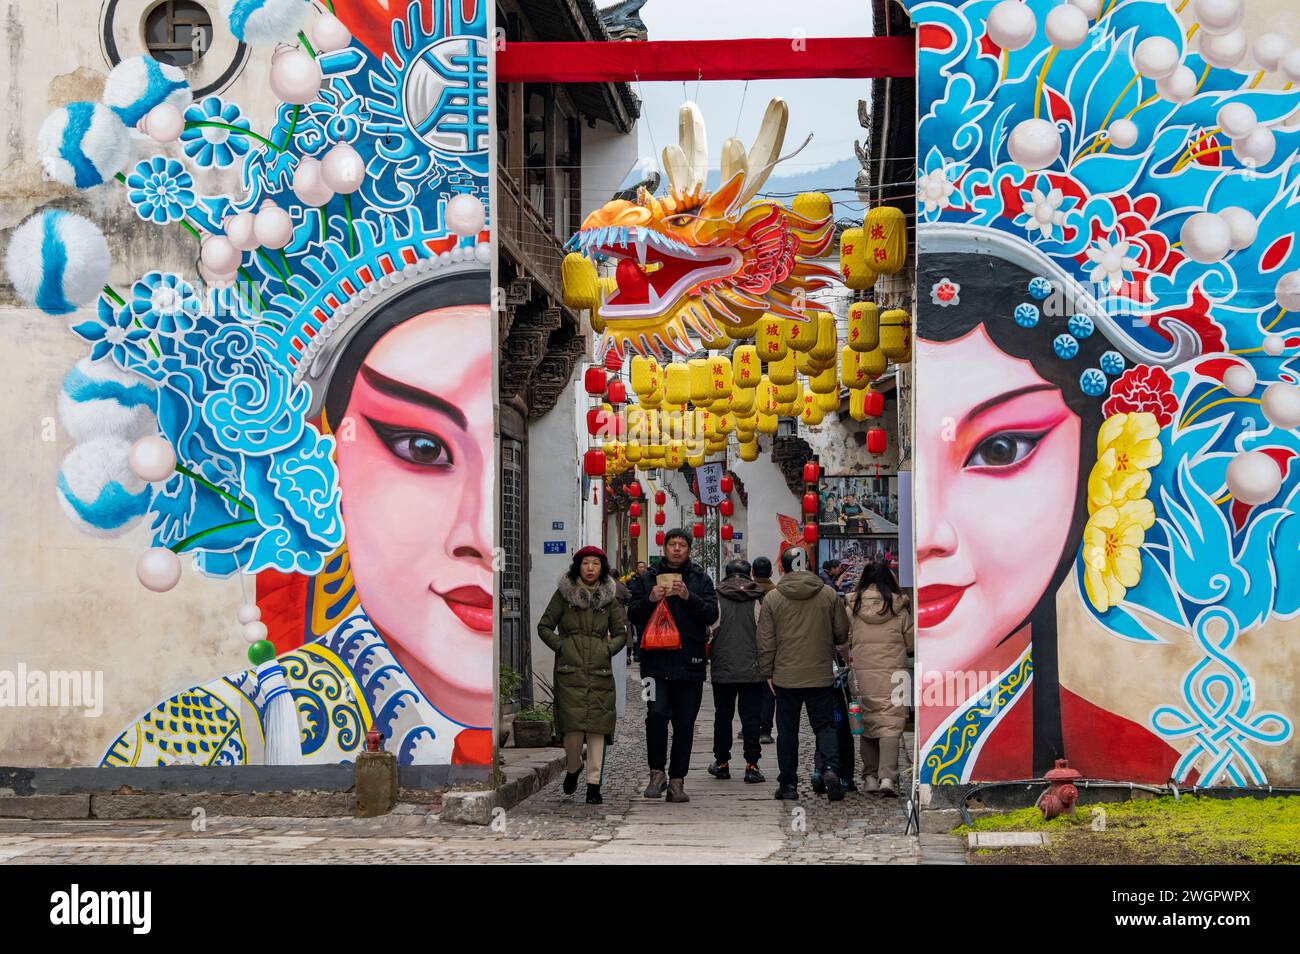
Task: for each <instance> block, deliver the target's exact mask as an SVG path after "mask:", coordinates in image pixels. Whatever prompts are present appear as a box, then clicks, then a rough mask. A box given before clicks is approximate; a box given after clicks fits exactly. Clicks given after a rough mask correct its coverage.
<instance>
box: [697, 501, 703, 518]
mask: <svg viewBox="0 0 1300 954" xmlns="http://www.w3.org/2000/svg"><path fill="white" fill-rule="evenodd" d="M695 516H697V517H703V516H704V502H703V501H700V500H697V501H695Z"/></svg>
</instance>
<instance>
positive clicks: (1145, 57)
mask: <svg viewBox="0 0 1300 954" xmlns="http://www.w3.org/2000/svg"><path fill="white" fill-rule="evenodd" d="M1182 57H1183V55H1182V53H1181V52H1180V51H1179V49H1178V47H1177V46H1175V45H1174V42H1173V40H1170V39H1168V38H1167V37H1163V36H1149V37H1147V38H1146V39H1145V40H1143V41H1142V42H1141V43H1139V44H1138V45H1137V46H1136V47H1134V49H1133V67H1134V69H1136V70H1137V71H1138V72H1139V73H1141V74H1142V75H1143V76H1145V77H1146V78H1147V79H1153V80H1158V79H1160V78H1161V77H1164V76H1168V75H1169V74H1170V73H1172V72H1173V71H1174V70H1176V69H1178V65H1179V63H1181V62H1182Z"/></svg>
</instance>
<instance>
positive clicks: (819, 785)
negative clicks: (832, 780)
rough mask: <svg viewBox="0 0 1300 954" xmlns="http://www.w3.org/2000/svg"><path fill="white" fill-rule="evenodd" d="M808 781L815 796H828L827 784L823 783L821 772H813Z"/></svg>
mask: <svg viewBox="0 0 1300 954" xmlns="http://www.w3.org/2000/svg"><path fill="white" fill-rule="evenodd" d="M808 781H809V783H811V785H812V790H813V794H814V795H825V794H826V783H825V782H823V781H822V775H821V772H813V774H812V775H810V776H809V777H808Z"/></svg>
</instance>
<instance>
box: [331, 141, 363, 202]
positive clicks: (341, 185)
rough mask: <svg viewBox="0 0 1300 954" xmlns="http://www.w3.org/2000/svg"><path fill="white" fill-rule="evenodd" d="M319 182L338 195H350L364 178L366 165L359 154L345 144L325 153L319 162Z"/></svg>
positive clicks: (359, 186)
mask: <svg viewBox="0 0 1300 954" xmlns="http://www.w3.org/2000/svg"><path fill="white" fill-rule="evenodd" d="M320 177H321V181H322V182H323V183H325V185H327V186H328V187H329V188H331V189H333V190H334V191H335V192H337V193H338V194H339V195H351V194H352V193H353V192H356V191H357V190H358V189H360V188H361V183H362V182H364V181H365V178H366V163H365V161H364V160H363V159H362V158H361V154H360V153H359V152H357V151H356V150H355V149H353V148H352V147H351V146H349V145H348V144H347V143H345V142H341V143H339V144H338V145H336V146H334V147H333V148H332V149H330V151H329V152H327V153H325V158H323V159H322V160H321V161H320Z"/></svg>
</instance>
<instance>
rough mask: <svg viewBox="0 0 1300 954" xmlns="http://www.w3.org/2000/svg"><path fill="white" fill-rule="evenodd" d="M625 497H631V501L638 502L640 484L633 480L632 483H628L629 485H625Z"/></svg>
mask: <svg viewBox="0 0 1300 954" xmlns="http://www.w3.org/2000/svg"><path fill="white" fill-rule="evenodd" d="M627 495H628V496H629V497H631V498H632V499H633V500H638V499H640V497H641V484H640V482H639V481H635V480H634V481H632V483H630V484H628V485H627Z"/></svg>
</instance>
